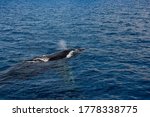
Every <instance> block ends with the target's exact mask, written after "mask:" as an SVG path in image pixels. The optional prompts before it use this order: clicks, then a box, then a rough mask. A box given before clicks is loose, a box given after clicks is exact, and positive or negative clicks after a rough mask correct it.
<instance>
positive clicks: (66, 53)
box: [27, 48, 84, 62]
mask: <svg viewBox="0 0 150 117" xmlns="http://www.w3.org/2000/svg"><path fill="white" fill-rule="evenodd" d="M83 50H84V49H83V48H76V49H67V50H64V51H61V52H58V53H54V54H50V55H43V56H39V57H34V58H33V59H31V60H27V61H28V62H48V61H54V60H59V59H63V58H71V57H72V56H75V55H77V54H79V53H80V52H81V51H83Z"/></svg>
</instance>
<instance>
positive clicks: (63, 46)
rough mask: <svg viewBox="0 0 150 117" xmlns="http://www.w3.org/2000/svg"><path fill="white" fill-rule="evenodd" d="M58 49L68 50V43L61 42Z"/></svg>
mask: <svg viewBox="0 0 150 117" xmlns="http://www.w3.org/2000/svg"><path fill="white" fill-rule="evenodd" d="M58 47H59V49H61V50H66V49H67V44H66V41H65V40H60V41H59V43H58Z"/></svg>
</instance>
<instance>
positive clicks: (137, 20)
mask: <svg viewBox="0 0 150 117" xmlns="http://www.w3.org/2000/svg"><path fill="white" fill-rule="evenodd" d="M60 40H64V41H65V42H66V43H67V47H68V48H69V49H70V48H78V47H81V48H85V50H84V51H83V52H81V53H80V54H78V55H77V56H75V57H72V58H70V59H61V60H57V61H51V62H45V63H27V62H25V60H29V59H31V58H33V57H35V56H41V55H46V54H51V53H55V52H58V51H61V49H60V48H59V45H58V43H59V42H60ZM0 99H23V100H24V99H60V100H66V99H69V100H72V99H75V100H79V99H83V100H87V99H89V100H101V99H103V100H105V99H110V100H111V99H114V100H120V99H123V100H128V99H133V100H139V99H140V100H141V99H142V100H146V99H148V100H149V99H150V0H0Z"/></svg>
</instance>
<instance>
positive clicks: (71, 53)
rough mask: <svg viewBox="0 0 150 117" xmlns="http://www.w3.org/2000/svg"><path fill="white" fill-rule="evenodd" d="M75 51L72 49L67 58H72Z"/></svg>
mask: <svg viewBox="0 0 150 117" xmlns="http://www.w3.org/2000/svg"><path fill="white" fill-rule="evenodd" d="M73 53H74V51H73V50H72V51H70V52H69V54H67V56H66V58H71V57H72V56H73Z"/></svg>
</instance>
